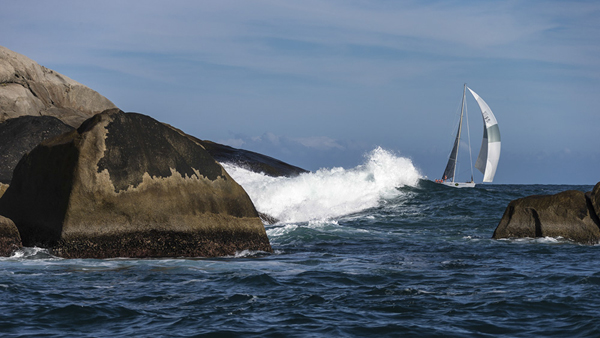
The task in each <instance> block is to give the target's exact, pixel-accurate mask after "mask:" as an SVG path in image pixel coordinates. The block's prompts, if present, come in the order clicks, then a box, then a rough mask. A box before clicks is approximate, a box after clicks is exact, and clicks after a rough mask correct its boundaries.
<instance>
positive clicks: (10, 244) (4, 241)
mask: <svg viewBox="0 0 600 338" xmlns="http://www.w3.org/2000/svg"><path fill="white" fill-rule="evenodd" d="M21 246H22V245H21V237H20V236H19V231H18V230H17V227H16V226H15V223H13V221H12V220H10V219H8V218H6V217H4V216H0V257H9V256H10V255H11V254H12V253H13V251H15V250H17V249H18V248H20V247H21Z"/></svg>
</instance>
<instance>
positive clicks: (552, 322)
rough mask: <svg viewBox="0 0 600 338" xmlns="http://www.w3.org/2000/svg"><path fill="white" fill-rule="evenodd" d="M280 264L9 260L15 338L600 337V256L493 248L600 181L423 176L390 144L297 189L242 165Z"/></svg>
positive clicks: (553, 242) (1, 289) (0, 263)
mask: <svg viewBox="0 0 600 338" xmlns="http://www.w3.org/2000/svg"><path fill="white" fill-rule="evenodd" d="M227 168H228V170H229V171H230V172H231V173H232V175H233V176H234V178H236V180H238V181H240V182H241V183H242V185H243V186H244V187H245V188H246V189H247V191H248V192H249V194H250V196H251V197H252V198H253V200H254V201H255V204H256V205H257V208H258V209H259V210H260V211H263V212H267V213H270V214H272V215H273V216H276V217H278V218H279V219H280V220H282V222H281V223H278V224H275V225H267V226H266V228H267V233H268V235H269V239H270V240H271V243H272V246H273V248H274V249H275V253H274V254H265V253H260V252H242V253H239V254H238V256H237V257H226V258H218V259H148V260H139V259H112V260H93V259H80V260H79V259H75V260H66V259H59V258H55V257H52V256H50V255H48V254H47V253H46V252H45V251H44V250H41V249H37V248H26V249H24V250H22V251H20V252H18V253H17V255H16V256H13V257H11V258H4V259H0V333H2V336H30V335H31V336H33V335H36V336H38V335H42V336H48V337H52V336H56V337H64V336H90V337H104V336H157V335H159V336H175V337H177V336H198V335H200V336H201V335H207V336H224V337H228V336H231V337H235V336H244V337H248V336H249V337H252V336H255V337H306V336H332V337H338V336H349V337H354V336H400V335H405V336H445V337H452V336H454V337H470V336H474V337H485V336H494V337H496V336H505V337H539V336H545V337H548V336H551V337H567V336H569V337H572V336H581V337H597V336H599V335H600V321H599V318H600V305H598V299H600V291H599V290H600V288H599V286H600V268H598V267H599V264H598V260H599V259H598V257H599V256H600V252H599V251H600V247H599V246H584V245H578V244H574V243H570V242H568V241H565V240H562V239H553V238H544V239H523V240H502V241H496V240H492V239H490V237H491V235H492V233H493V231H494V229H495V227H496V225H497V224H498V221H499V220H500V217H501V216H502V214H503V212H504V209H505V207H506V205H507V204H508V202H509V201H510V200H513V199H516V198H519V197H522V196H526V195H531V194H539V193H556V192H559V191H563V190H567V189H579V190H583V191H589V190H591V188H592V186H545V185H480V186H478V187H477V188H475V189H453V188H447V187H443V186H440V185H437V184H434V183H431V182H430V181H426V180H420V179H419V178H420V175H419V173H418V171H417V170H416V169H415V168H414V167H413V166H412V163H410V161H408V160H406V159H403V158H401V157H398V156H394V155H393V154H390V153H388V152H385V151H382V150H376V151H374V152H373V153H372V154H370V157H369V158H368V159H367V160H366V162H365V165H363V166H360V167H357V168H354V169H349V170H347V169H341V168H337V169H329V170H322V171H319V172H317V173H313V174H308V175H305V176H301V177H298V178H295V179H272V178H267V177H264V176H262V177H261V175H256V174H252V173H249V172H246V171H244V170H242V169H239V168H234V167H232V166H228V167H227Z"/></svg>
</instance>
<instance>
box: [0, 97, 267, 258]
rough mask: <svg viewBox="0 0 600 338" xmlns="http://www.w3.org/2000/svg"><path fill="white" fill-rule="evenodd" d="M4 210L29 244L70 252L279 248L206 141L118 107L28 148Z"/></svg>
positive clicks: (216, 252)
mask: <svg viewBox="0 0 600 338" xmlns="http://www.w3.org/2000/svg"><path fill="white" fill-rule="evenodd" d="M0 214H3V215H6V216H7V217H10V218H11V219H12V220H13V221H14V222H15V224H16V226H17V227H18V229H19V231H20V233H21V236H22V240H23V244H24V245H25V246H34V245H35V246H41V247H48V248H52V250H53V253H54V254H56V255H58V256H62V257H68V258H74V257H96V258H106V257H174V256H204V257H212V256H224V255H233V254H235V252H236V251H241V250H261V251H271V246H270V244H269V240H268V238H267V235H266V232H265V229H264V226H263V224H262V222H261V220H260V219H259V217H258V213H257V211H256V209H255V208H254V205H253V204H252V202H251V200H250V198H249V197H248V195H247V194H246V192H245V191H244V190H243V189H242V187H241V186H240V185H238V184H237V183H236V182H235V181H234V180H233V179H232V178H231V177H230V176H229V175H228V174H227V172H225V170H224V169H223V168H222V167H221V165H219V164H218V163H217V162H216V161H215V160H214V159H213V158H212V157H211V156H210V154H209V153H208V152H207V151H206V150H205V149H204V148H203V147H202V146H201V145H200V144H198V143H196V142H194V141H193V140H191V139H190V138H189V137H187V135H184V134H183V133H181V132H178V131H177V130H175V129H173V128H169V127H167V126H165V125H163V124H162V123H159V122H157V121H156V120H154V119H152V118H150V117H148V116H145V115H141V114H135V113H123V112H122V111H120V110H118V109H112V110H108V111H105V112H103V113H102V114H98V115H96V116H94V117H93V118H91V119H89V120H87V121H85V122H84V123H83V124H82V125H81V126H80V127H79V128H78V129H77V130H73V131H72V132H69V133H66V134H63V135H60V136H58V137H56V138H53V139H50V140H47V141H44V142H42V143H41V144H40V145H39V146H37V147H36V148H34V149H33V150H32V151H31V152H30V153H29V154H27V155H25V156H24V157H23V158H22V159H21V161H20V162H19V164H18V165H17V167H16V169H15V171H14V174H13V180H12V183H11V185H10V187H9V188H8V190H7V191H6V192H5V194H4V196H2V198H1V199H0Z"/></svg>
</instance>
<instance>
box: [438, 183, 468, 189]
mask: <svg viewBox="0 0 600 338" xmlns="http://www.w3.org/2000/svg"><path fill="white" fill-rule="evenodd" d="M441 184H443V185H446V186H449V187H453V188H475V182H442V183H441Z"/></svg>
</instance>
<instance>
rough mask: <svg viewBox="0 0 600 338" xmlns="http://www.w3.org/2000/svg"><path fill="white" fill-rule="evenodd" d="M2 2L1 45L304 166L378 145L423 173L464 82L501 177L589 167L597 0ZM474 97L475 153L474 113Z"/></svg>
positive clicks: (529, 177) (598, 164) (593, 171)
mask: <svg viewBox="0 0 600 338" xmlns="http://www.w3.org/2000/svg"><path fill="white" fill-rule="evenodd" d="M0 7H1V8H2V10H1V11H0V22H2V30H1V31H0V45H3V46H5V47H7V48H9V49H12V50H14V51H16V52H18V53H21V54H24V55H26V56H28V57H30V58H31V59H33V60H35V61H37V62H38V63H40V64H41V65H43V66H46V67H48V68H51V69H54V70H56V71H58V72H60V73H62V74H64V75H67V76H69V77H71V78H73V79H74V80H76V81H79V82H81V83H83V84H85V85H87V86H89V87H91V88H93V89H95V90H97V91H98V92H100V93H101V94H103V95H104V96H106V97H107V98H109V99H110V100H112V101H113V102H114V103H115V104H116V105H117V106H119V107H120V108H121V109H123V110H124V111H135V112H140V113H143V114H147V115H150V116H152V117H154V118H156V119H158V120H160V121H163V122H166V123H169V124H172V125H174V126H176V127H178V128H181V129H183V130H184V131H186V132H187V133H190V134H192V135H195V136H197V137H199V138H202V139H209V140H213V141H217V142H223V143H227V144H230V145H232V146H236V147H240V148H244V149H249V150H254V151H258V152H262V153H264V154H267V155H270V156H273V157H276V158H279V159H282V160H284V161H287V162H289V163H291V164H295V165H298V166H301V167H304V168H306V169H310V170H316V169H318V168H320V167H333V166H343V167H353V166H355V165H357V164H360V163H361V162H362V161H363V154H364V153H366V152H368V151H369V150H371V149H373V148H375V147H376V146H381V147H383V148H385V149H387V150H391V151H393V152H396V153H397V154H399V155H401V156H406V157H410V158H411V159H412V160H413V161H414V163H415V165H416V166H417V167H418V168H420V170H421V172H422V173H423V174H424V175H426V176H428V177H429V178H431V179H434V178H438V176H440V175H441V173H442V172H443V170H444V167H445V164H446V160H447V156H448V153H449V152H450V148H451V146H452V144H451V143H452V138H453V135H452V133H453V132H454V130H453V127H454V124H455V119H456V111H457V107H458V105H459V104H460V98H461V95H462V85H463V83H467V84H468V85H469V86H470V87H471V88H472V89H473V90H475V91H476V92H477V93H478V94H479V95H481V96H482V97H483V98H484V100H486V102H487V103H488V104H489V105H490V107H491V108H492V110H493V111H494V113H495V115H496V118H497V119H498V122H499V125H500V130H501V134H502V142H503V143H502V155H501V158H500V165H499V168H498V171H497V174H496V180H495V182H496V183H541V184H563V183H564V184H595V183H596V182H598V181H600V147H598V144H599V143H598V130H599V128H600V109H599V108H598V107H600V20H598V17H600V2H597V1H383V0H382V1H376V0H370V1H347V0H345V1H341V0H340V1H329V0H307V1H281V0H277V1H275V0H273V1H269V0H264V1H227V0H225V1H223V0H221V1H106V0H105V1H101V2H100V1H96V2H91V1H9V0H0ZM468 107H469V112H470V124H471V138H472V142H471V145H472V147H473V151H474V155H473V156H476V153H477V152H478V151H479V146H480V138H481V134H482V121H481V118H480V116H481V115H480V114H479V112H478V111H477V107H476V103H475V101H474V100H473V99H472V98H471V99H470V101H468ZM477 179H479V180H481V175H479V173H477V174H476V180H477Z"/></svg>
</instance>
